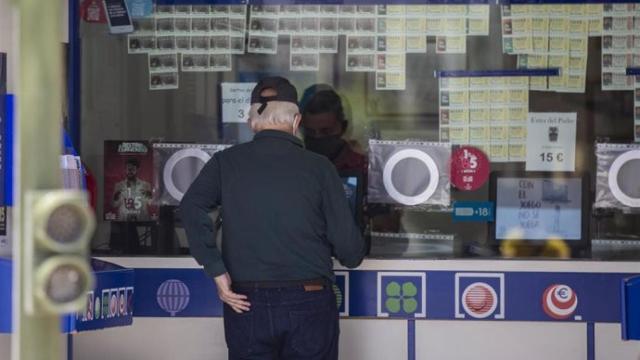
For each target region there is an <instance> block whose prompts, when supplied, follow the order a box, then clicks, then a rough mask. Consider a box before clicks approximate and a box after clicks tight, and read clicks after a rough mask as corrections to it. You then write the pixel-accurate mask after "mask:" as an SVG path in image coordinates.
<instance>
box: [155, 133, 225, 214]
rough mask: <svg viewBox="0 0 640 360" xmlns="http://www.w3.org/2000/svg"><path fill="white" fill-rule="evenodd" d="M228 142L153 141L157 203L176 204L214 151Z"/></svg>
mask: <svg viewBox="0 0 640 360" xmlns="http://www.w3.org/2000/svg"><path fill="white" fill-rule="evenodd" d="M229 146H230V145H212V144H167V143H157V144H153V163H154V168H155V189H156V193H157V197H156V199H157V201H158V203H159V204H160V205H178V204H179V203H180V200H182V197H183V196H184V193H185V192H187V189H189V186H190V185H191V183H192V182H193V181H194V180H195V179H196V177H197V176H198V174H199V173H200V170H202V168H203V167H204V165H205V164H206V163H207V162H208V161H209V159H211V157H212V156H213V154H215V153H216V152H218V151H221V150H224V149H226V148H228V147H229Z"/></svg>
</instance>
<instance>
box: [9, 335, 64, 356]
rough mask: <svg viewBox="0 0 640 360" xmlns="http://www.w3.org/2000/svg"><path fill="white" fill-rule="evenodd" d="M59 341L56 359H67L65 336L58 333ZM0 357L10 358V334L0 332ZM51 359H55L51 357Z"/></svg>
mask: <svg viewBox="0 0 640 360" xmlns="http://www.w3.org/2000/svg"><path fill="white" fill-rule="evenodd" d="M60 342H61V343H62V352H61V353H60V357H58V359H67V336H66V335H60ZM0 359H2V360H9V359H11V335H7V334H0ZM51 360H57V359H54V358H51Z"/></svg>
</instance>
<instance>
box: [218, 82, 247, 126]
mask: <svg viewBox="0 0 640 360" xmlns="http://www.w3.org/2000/svg"><path fill="white" fill-rule="evenodd" d="M255 86H256V83H222V95H221V97H222V101H221V102H222V122H223V123H246V122H247V121H248V120H249V108H250V107H251V91H252V90H253V88H254V87H255Z"/></svg>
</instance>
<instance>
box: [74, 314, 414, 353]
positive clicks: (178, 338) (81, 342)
mask: <svg viewBox="0 0 640 360" xmlns="http://www.w3.org/2000/svg"><path fill="white" fill-rule="evenodd" d="M340 327H341V336H340V359H348V360H390V359H394V360H395V359H406V358H407V346H406V344H407V341H406V339H407V323H406V322H405V321H401V320H350V319H348V320H342V321H341V323H340ZM73 350H74V360H113V359H118V360H140V359H154V360H175V359H180V360H202V359H208V360H223V359H227V348H226V345H225V342H224V332H223V325H222V319H217V318H176V319H167V318H162V319H153V318H135V320H134V324H133V326H130V327H125V328H115V329H106V330H100V331H93V332H87V333H80V334H78V335H76V336H75V337H74V344H73Z"/></svg>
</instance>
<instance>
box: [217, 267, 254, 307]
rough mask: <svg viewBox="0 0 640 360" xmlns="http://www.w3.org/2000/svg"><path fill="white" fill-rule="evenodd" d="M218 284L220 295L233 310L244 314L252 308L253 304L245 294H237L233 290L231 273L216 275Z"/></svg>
mask: <svg viewBox="0 0 640 360" xmlns="http://www.w3.org/2000/svg"><path fill="white" fill-rule="evenodd" d="M214 280H215V282H216V286H217V287H218V296H219V297H220V300H222V302H224V303H225V304H227V305H229V306H231V308H232V309H233V311H235V312H237V313H238V314H242V313H243V312H245V311H249V310H251V304H250V303H249V302H248V301H247V297H246V296H245V295H240V294H236V293H234V292H233V291H232V290H231V277H229V273H224V274H222V275H220V276H216V277H215V279H214Z"/></svg>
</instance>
